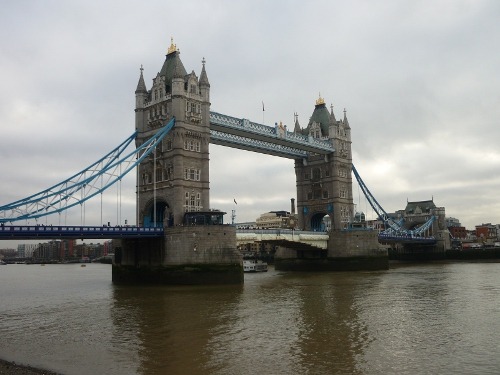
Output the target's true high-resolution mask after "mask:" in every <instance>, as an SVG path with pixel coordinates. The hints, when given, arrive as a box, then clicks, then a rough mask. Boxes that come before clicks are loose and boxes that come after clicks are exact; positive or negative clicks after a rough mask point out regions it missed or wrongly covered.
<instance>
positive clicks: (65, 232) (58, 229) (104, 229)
mask: <svg viewBox="0 0 500 375" xmlns="http://www.w3.org/2000/svg"><path fill="white" fill-rule="evenodd" d="M163 232H164V230H163V227H136V226H115V227H112V226H75V225H1V226H0V238H1V237H4V238H5V237H16V236H20V237H21V236H23V235H26V236H30V235H31V236H36V235H37V234H38V235H45V236H46V237H47V236H50V235H54V237H65V236H72V235H75V236H77V237H80V236H85V235H96V234H99V235H102V237H105V236H106V235H120V234H124V235H131V234H138V235H139V234H144V235H146V234H147V235H161V234H163Z"/></svg>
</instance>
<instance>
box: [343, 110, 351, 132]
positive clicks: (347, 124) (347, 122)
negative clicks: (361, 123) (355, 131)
mask: <svg viewBox="0 0 500 375" xmlns="http://www.w3.org/2000/svg"><path fill="white" fill-rule="evenodd" d="M344 125H345V127H346V128H347V129H350V128H351V127H350V126H349V121H347V115H346V110H345V108H344Z"/></svg>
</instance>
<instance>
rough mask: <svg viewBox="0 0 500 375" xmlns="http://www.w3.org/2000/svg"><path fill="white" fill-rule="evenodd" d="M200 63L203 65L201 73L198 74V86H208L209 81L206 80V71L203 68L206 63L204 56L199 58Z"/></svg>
mask: <svg viewBox="0 0 500 375" xmlns="http://www.w3.org/2000/svg"><path fill="white" fill-rule="evenodd" d="M201 63H202V65H203V67H202V68H201V74H200V86H201V85H204V86H208V87H210V82H208V76H207V71H206V70H205V63H206V60H205V58H203V59H202V60H201Z"/></svg>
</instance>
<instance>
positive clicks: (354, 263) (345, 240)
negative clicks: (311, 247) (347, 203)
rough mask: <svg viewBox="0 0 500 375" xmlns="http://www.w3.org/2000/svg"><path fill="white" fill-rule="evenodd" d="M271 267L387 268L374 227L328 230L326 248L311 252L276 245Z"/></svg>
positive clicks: (300, 268)
mask: <svg viewBox="0 0 500 375" xmlns="http://www.w3.org/2000/svg"><path fill="white" fill-rule="evenodd" d="M274 264H275V269H277V270H282V271H366V270H385V269H388V268H389V258H388V254H387V250H386V249H383V248H381V246H380V245H379V243H378V235H377V232H375V231H367V230H359V231H341V230H336V231H331V232H330V239H329V240H328V249H327V250H323V251H322V252H321V253H316V254H312V253H309V252H308V251H306V250H304V251H301V250H292V249H285V248H278V249H277V251H276V255H275V258H274Z"/></svg>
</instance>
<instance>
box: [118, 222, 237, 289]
mask: <svg viewBox="0 0 500 375" xmlns="http://www.w3.org/2000/svg"><path fill="white" fill-rule="evenodd" d="M235 244H236V231H235V229H234V227H231V226H228V225H220V226H219V225H213V226H210V225H207V226H179V227H173V228H165V236H164V238H159V239H123V240H121V246H120V248H119V249H116V250H115V263H114V264H113V283H116V284H141V283H142V284H144V283H147V284H177V285H179V284H185V285H195V284H242V283H243V266H242V260H241V255H240V253H239V252H238V250H237V249H236V245H235Z"/></svg>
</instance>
